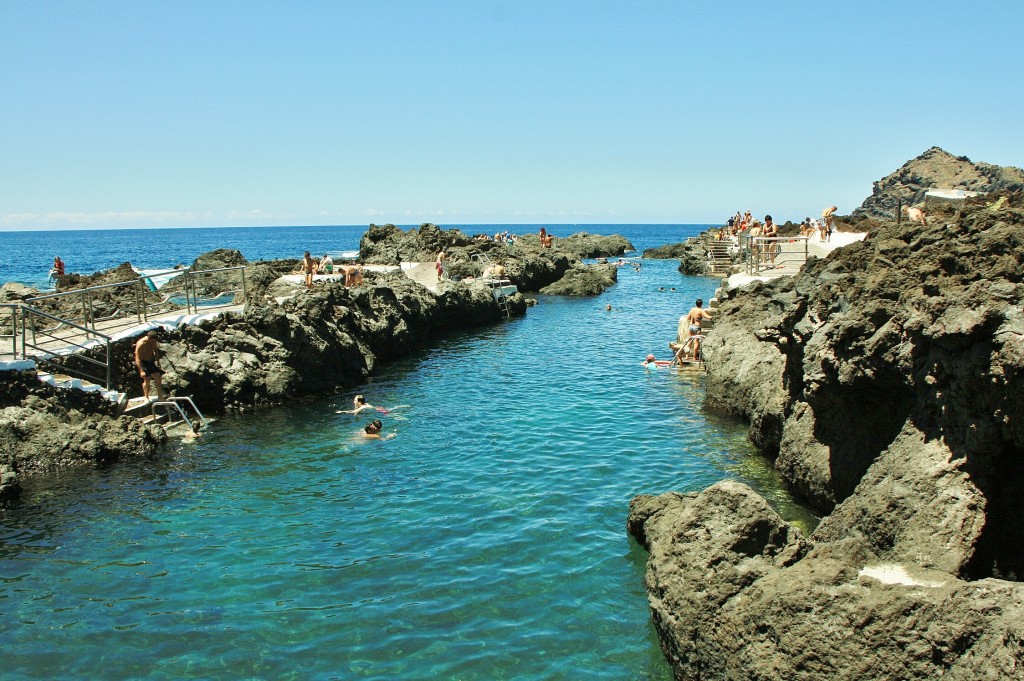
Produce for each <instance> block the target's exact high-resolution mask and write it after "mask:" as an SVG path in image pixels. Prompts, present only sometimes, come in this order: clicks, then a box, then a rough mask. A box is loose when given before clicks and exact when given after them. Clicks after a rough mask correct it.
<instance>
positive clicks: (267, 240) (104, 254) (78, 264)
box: [0, 225, 710, 290]
mask: <svg viewBox="0 0 1024 681" xmlns="http://www.w3.org/2000/svg"><path fill="white" fill-rule="evenodd" d="M414 226H415V227H418V225H404V226H402V228H403V229H409V228H411V227H414ZM440 226H441V227H442V228H443V229H450V228H452V227H455V228H458V229H461V230H462V231H463V232H465V233H466V234H469V235H473V234H478V233H483V234H494V233H495V232H498V231H504V230H509V231H511V232H515V233H519V234H525V233H532V234H535V233H536V232H537V231H538V230H539V229H540V226H539V225H538V226H532V225H440ZM709 226H710V225H549V226H547V229H548V231H549V232H550V233H552V234H554V235H555V236H562V237H564V236H569V235H570V234H575V233H576V232H590V233H591V234H622V235H623V236H625V237H626V238H628V239H629V240H630V242H631V243H632V244H633V245H634V246H636V248H637V249H638V250H639V251H643V249H645V248H650V247H653V246H660V245H663V244H667V243H677V242H680V241H683V240H685V239H686V238H687V237H689V236H693V235H696V234H698V233H700V232H701V231H703V230H705V229H707V228H708V227H709ZM366 229H367V226H366V225H338V226H329V227H209V228H196V229H96V230H60V231H19V232H0V253H2V254H3V256H2V257H0V283H5V282H18V283H21V284H25V285H28V286H33V287H35V288H38V289H40V290H44V289H48V288H52V283H50V282H49V281H48V277H49V272H50V268H51V267H53V258H54V256H60V257H61V259H62V260H63V261H64V263H65V267H66V271H67V272H69V273H71V272H77V273H79V274H92V273H93V272H98V271H100V270H105V269H109V268H111V267H117V266H118V265H120V264H122V263H124V262H130V263H131V264H132V265H134V266H135V267H137V268H138V269H147V270H153V269H157V270H164V269H171V268H172V267H174V266H175V265H179V264H180V265H186V266H187V265H190V264H191V263H192V261H193V260H195V258H196V256H198V255H201V254H203V253H207V252H209V251H212V250H215V249H218V248H235V249H238V250H239V251H241V253H242V255H244V256H245V257H246V258H247V259H248V260H250V261H253V260H270V259H276V258H301V257H302V254H303V252H305V251H310V252H311V253H312V254H313V255H314V256H320V255H323V254H324V253H326V252H328V251H330V252H332V253H334V252H337V251H343V252H344V251H348V252H352V251H357V250H358V249H359V239H360V237H362V235H363V234H364V233H365V232H366Z"/></svg>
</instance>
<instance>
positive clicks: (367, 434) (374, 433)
mask: <svg viewBox="0 0 1024 681" xmlns="http://www.w3.org/2000/svg"><path fill="white" fill-rule="evenodd" d="M382 430H384V424H383V423H381V422H380V419H374V420H372V421H370V422H369V423H367V424H366V426H365V427H364V428H363V437H364V438H366V439H368V440H390V439H391V438H393V437H394V436H395V433H388V434H387V435H381V431H382Z"/></svg>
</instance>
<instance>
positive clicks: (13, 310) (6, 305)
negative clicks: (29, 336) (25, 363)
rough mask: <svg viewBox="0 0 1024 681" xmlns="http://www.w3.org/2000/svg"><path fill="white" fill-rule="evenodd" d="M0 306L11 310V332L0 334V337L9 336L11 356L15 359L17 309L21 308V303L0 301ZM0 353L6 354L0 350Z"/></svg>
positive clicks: (16, 349) (16, 347)
mask: <svg viewBox="0 0 1024 681" xmlns="http://www.w3.org/2000/svg"><path fill="white" fill-rule="evenodd" d="M0 308H5V309H8V310H10V311H11V332H10V333H3V334H0V339H4V338H10V339H11V356H12V357H14V358H15V359H17V358H18V311H19V310H20V309H21V303H0ZM0 354H6V353H3V352H0Z"/></svg>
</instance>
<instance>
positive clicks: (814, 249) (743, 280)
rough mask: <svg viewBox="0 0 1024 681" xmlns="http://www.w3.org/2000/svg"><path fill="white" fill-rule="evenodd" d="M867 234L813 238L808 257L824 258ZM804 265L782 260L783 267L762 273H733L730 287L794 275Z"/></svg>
mask: <svg viewBox="0 0 1024 681" xmlns="http://www.w3.org/2000/svg"><path fill="white" fill-rule="evenodd" d="M866 236H867V234H866V233H864V232H833V233H832V238H831V240H829V241H817V240H816V239H811V240H810V241H809V242H808V243H807V255H808V257H810V256H812V255H813V256H817V257H819V258H824V257H825V256H826V255H828V254H829V253H831V252H832V251H834V250H836V249H837V248H842V247H843V246H846V245H848V244H852V243H854V242H855V241H863V240H864V237H866ZM797 245H798V246H799V250H800V251H801V252H802V251H803V244H802V243H800V244H797ZM787 246H789V244H785V243H784V244H783V249H782V250H783V253H782V255H780V256H779V258H777V259H778V260H779V261H780V262H782V261H783V256H784V255H785V253H786V248H787ZM802 267H803V263H802V262H800V263H796V262H788V263H786V262H782V266H781V267H777V268H776V269H772V270H767V271H765V272H761V273H760V274H746V273H740V274H733V275H730V276H729V279H728V282H729V283H728V288H730V289H734V288H742V287H743V286H746V285H747V284H749V283H751V282H754V281H770V280H772V279H778V278H779V277H792V276H793V275H794V274H796V273H797V272H799V271H800V269H801V268H802Z"/></svg>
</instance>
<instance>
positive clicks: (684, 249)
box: [643, 241, 703, 260]
mask: <svg viewBox="0 0 1024 681" xmlns="http://www.w3.org/2000/svg"><path fill="white" fill-rule="evenodd" d="M694 250H697V249H696V247H695V246H694V242H689V241H684V242H683V243H679V244H665V245H664V246H657V247H655V248H645V249H644V252H643V257H644V258H648V259H650V260H676V259H679V258H685V257H686V256H687V255H688V254H689V253H690V252H691V251H694ZM701 250H703V249H701Z"/></svg>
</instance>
